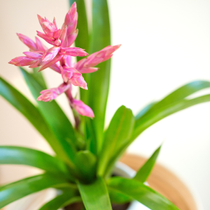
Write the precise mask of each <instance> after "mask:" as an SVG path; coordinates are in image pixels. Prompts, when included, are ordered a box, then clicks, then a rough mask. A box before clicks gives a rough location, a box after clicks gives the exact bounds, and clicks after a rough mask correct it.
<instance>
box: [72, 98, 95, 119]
mask: <svg viewBox="0 0 210 210" xmlns="http://www.w3.org/2000/svg"><path fill="white" fill-rule="evenodd" d="M71 106H72V107H73V108H74V109H75V110H76V111H77V112H78V113H79V114H81V115H83V116H87V117H90V118H93V117H94V113H93V110H92V109H91V108H90V107H89V106H87V105H86V104H84V103H83V102H82V101H80V100H76V99H73V100H72V101H71Z"/></svg>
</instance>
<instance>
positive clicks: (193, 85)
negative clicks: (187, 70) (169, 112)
mask: <svg viewBox="0 0 210 210" xmlns="http://www.w3.org/2000/svg"><path fill="white" fill-rule="evenodd" d="M205 88H210V82H209V81H202V80H197V81H193V82H190V83H188V84H186V85H183V86H182V87H180V88H178V89H176V90H175V91H173V92H172V93H170V94H169V95H167V96H166V97H165V98H163V99H162V100H161V101H159V102H158V103H157V104H156V105H154V106H153V107H152V109H158V108H161V107H163V106H166V105H169V104H171V103H173V102H176V101H178V100H181V99H184V98H186V97H187V96H189V95H191V94H193V93H195V92H198V91H199V90H202V89H205Z"/></svg>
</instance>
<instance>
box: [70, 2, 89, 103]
mask: <svg viewBox="0 0 210 210" xmlns="http://www.w3.org/2000/svg"><path fill="white" fill-rule="evenodd" d="M69 2H70V5H72V4H73V3H74V2H76V4H77V12H78V21H77V28H78V29H79V33H78V36H77V38H76V40H75V46H76V47H80V48H82V49H85V51H86V52H89V32H88V21H87V14H86V8H85V2H84V0H69ZM77 60H80V57H77ZM87 76H88V75H87V74H83V77H84V79H85V80H87V78H86V77H87ZM87 97H88V91H87V90H84V89H82V88H80V98H81V100H82V101H83V102H84V103H87Z"/></svg>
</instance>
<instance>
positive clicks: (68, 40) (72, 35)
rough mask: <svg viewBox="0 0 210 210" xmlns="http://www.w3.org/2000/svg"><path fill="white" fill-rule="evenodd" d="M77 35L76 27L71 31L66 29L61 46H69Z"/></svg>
mask: <svg viewBox="0 0 210 210" xmlns="http://www.w3.org/2000/svg"><path fill="white" fill-rule="evenodd" d="M77 35H78V29H76V30H75V31H74V32H73V33H69V31H68V29H67V32H66V37H65V39H64V40H63V42H62V45H61V46H62V47H70V46H71V45H72V44H73V43H74V41H75V39H76V38H77Z"/></svg>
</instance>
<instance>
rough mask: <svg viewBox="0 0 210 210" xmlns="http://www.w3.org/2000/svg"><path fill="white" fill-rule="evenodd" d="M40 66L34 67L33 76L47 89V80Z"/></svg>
mask: <svg viewBox="0 0 210 210" xmlns="http://www.w3.org/2000/svg"><path fill="white" fill-rule="evenodd" d="M38 70H39V67H38V68H33V72H32V73H31V74H32V75H33V77H34V78H35V79H36V81H37V82H39V84H40V85H41V86H42V87H43V88H44V89H47V85H46V82H45V80H44V77H43V74H42V72H38Z"/></svg>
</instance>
